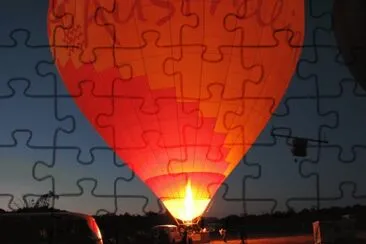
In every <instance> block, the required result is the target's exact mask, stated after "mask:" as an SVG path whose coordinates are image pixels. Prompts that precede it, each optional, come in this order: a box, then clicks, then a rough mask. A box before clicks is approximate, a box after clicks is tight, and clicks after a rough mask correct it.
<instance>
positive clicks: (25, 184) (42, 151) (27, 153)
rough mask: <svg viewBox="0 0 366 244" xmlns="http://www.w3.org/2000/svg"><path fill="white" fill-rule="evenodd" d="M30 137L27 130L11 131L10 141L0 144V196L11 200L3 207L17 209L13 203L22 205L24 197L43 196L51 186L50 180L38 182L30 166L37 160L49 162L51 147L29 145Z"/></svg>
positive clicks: (51, 152)
mask: <svg viewBox="0 0 366 244" xmlns="http://www.w3.org/2000/svg"><path fill="white" fill-rule="evenodd" d="M32 136H33V134H32V132H31V131H30V130H17V131H13V132H12V134H11V138H12V141H11V142H10V143H9V144H6V143H2V144H1V145H0V155H1V158H2V159H1V163H0V194H1V195H2V196H8V197H9V196H11V197H14V198H12V199H10V201H9V205H8V204H7V205H5V206H7V207H8V208H10V209H14V208H16V206H15V205H14V203H15V204H19V205H20V206H25V203H24V202H23V197H22V196H23V195H24V194H26V193H34V194H37V193H38V194H43V193H44V192H48V191H49V190H50V189H52V187H53V185H52V182H51V181H49V180H46V181H44V182H37V181H36V180H34V178H33V177H32V167H33V164H34V163H35V162H36V161H38V160H45V161H47V160H51V159H52V154H53V148H52V146H48V147H44V146H32V145H30V144H29V143H30V141H32ZM5 206H4V207H5ZM4 207H2V208H4Z"/></svg>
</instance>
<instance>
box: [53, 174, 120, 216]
mask: <svg viewBox="0 0 366 244" xmlns="http://www.w3.org/2000/svg"><path fill="white" fill-rule="evenodd" d="M98 182H99V181H98V180H97V179H95V178H83V179H79V180H77V181H76V182H74V184H75V185H76V186H77V187H78V190H79V191H78V192H75V193H71V192H70V193H68V192H65V193H61V194H59V196H60V197H59V199H57V200H56V201H55V208H58V209H67V210H68V211H73V212H80V209H82V210H83V213H85V214H91V215H101V214H108V213H116V205H115V194H113V193H112V194H108V193H106V192H104V193H96V191H95V190H96V188H98ZM85 183H88V184H85ZM56 184H60V183H58V182H56ZM61 184H62V183H61ZM56 186H57V185H56ZM86 203H93V204H86Z"/></svg>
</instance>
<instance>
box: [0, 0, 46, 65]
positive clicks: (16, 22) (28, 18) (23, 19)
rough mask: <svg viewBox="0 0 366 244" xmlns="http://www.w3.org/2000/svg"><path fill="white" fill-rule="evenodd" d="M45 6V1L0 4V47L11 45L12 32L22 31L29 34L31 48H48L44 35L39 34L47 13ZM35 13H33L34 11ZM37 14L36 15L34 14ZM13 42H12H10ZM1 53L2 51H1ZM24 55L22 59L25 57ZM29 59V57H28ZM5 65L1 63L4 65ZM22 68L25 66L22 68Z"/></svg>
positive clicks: (4, 2) (17, 1)
mask: <svg viewBox="0 0 366 244" xmlns="http://www.w3.org/2000/svg"><path fill="white" fill-rule="evenodd" d="M47 8H48V6H47V4H45V1H37V2H33V3H32V2H24V1H22V0H14V1H3V2H1V3H0V9H1V10H2V11H1V16H0V23H1V24H0V26H1V34H0V47H1V46H6V45H9V44H10V45H11V44H12V43H11V42H10V40H9V38H10V39H12V33H14V30H24V31H27V32H28V33H29V34H31V33H32V35H31V36H28V37H29V40H28V42H27V43H28V44H29V45H31V46H38V47H39V46H44V47H46V46H48V40H47V36H46V35H42V34H41V30H42V28H44V27H45V19H46V13H47ZM35 9H36V10H37V11H34V10H35ZM35 13H37V14H35ZM12 42H14V40H13V41H12ZM2 51H3V50H2ZM26 56H27V55H24V56H23V57H26ZM28 58H31V56H28ZM4 64H5V63H3V65H4ZM23 67H24V68H25V67H27V66H23Z"/></svg>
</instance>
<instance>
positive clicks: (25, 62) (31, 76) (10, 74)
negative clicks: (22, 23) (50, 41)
mask: <svg viewBox="0 0 366 244" xmlns="http://www.w3.org/2000/svg"><path fill="white" fill-rule="evenodd" d="M9 34H10V38H11V39H12V40H13V43H12V44H10V45H1V44H0V52H1V56H2V57H3V58H5V59H6V62H5V60H4V62H3V64H2V68H3V70H6V72H2V73H1V75H0V79H1V82H0V97H2V96H7V95H9V94H11V87H10V84H11V83H12V81H13V80H26V82H28V86H29V87H28V89H27V91H26V95H27V96H54V95H55V92H54V90H55V84H56V81H55V80H54V79H53V77H41V76H39V74H38V72H37V71H35V68H36V66H37V64H38V62H39V61H40V60H42V59H44V60H49V59H50V53H49V51H48V50H49V47H48V46H30V44H29V38H30V36H31V34H30V32H29V31H28V30H24V29H20V30H14V31H12V32H11V33H9ZM19 53H21V54H22V57H20V56H19ZM19 67H22V71H21V72H19ZM23 76H24V77H23Z"/></svg>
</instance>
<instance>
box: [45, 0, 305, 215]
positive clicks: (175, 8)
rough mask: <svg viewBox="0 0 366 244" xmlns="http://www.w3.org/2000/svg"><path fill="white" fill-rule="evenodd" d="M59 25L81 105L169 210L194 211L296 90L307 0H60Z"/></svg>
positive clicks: (58, 47) (58, 52) (65, 65)
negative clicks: (292, 87) (290, 90)
mask: <svg viewBox="0 0 366 244" xmlns="http://www.w3.org/2000/svg"><path fill="white" fill-rule="evenodd" d="M48 30H49V42H50V46H51V51H52V54H53V56H54V57H55V63H56V66H57V69H58V71H59V73H60V75H61V77H62V80H63V81H64V83H65V86H66V87H67V89H68V91H69V93H70V95H71V96H72V97H73V99H74V101H75V103H76V104H77V106H78V107H79V109H80V111H81V112H82V113H83V114H84V116H85V117H86V118H87V119H88V120H89V122H90V124H91V125H92V126H93V127H94V129H95V130H96V132H97V133H98V134H99V135H100V136H101V137H102V138H103V139H104V141H105V142H106V144H108V145H109V146H110V147H111V148H112V149H113V150H114V151H115V152H116V154H117V155H118V156H119V157H120V158H121V159H122V160H123V161H124V162H126V163H127V164H128V166H129V167H130V168H131V169H132V170H133V171H134V172H135V174H136V175H137V176H138V177H139V178H140V179H141V180H142V181H143V182H144V183H145V184H146V185H147V186H148V187H149V188H150V189H151V190H152V191H153V192H154V194H155V195H156V196H157V197H158V198H159V199H161V200H162V202H163V203H164V205H165V207H166V208H167V209H168V211H169V212H170V213H171V214H172V215H173V216H174V217H175V218H177V219H180V220H183V221H190V220H192V219H194V218H196V217H197V216H200V215H202V214H203V213H204V212H205V210H206V208H207V206H208V204H209V203H210V201H211V199H212V197H213V196H214V195H215V193H216V192H217V190H218V188H219V187H220V185H221V184H222V183H223V182H224V181H225V179H226V178H227V176H228V175H229V174H230V173H231V172H232V171H233V169H234V168H235V167H236V166H237V165H238V163H239V161H240V160H241V159H242V157H243V156H244V155H245V154H246V153H247V151H248V150H249V149H250V147H251V145H252V144H253V143H254V142H255V141H256V139H257V137H258V136H259V134H260V133H261V132H262V130H263V128H264V127H265V126H266V124H267V122H268V120H269V119H270V118H271V116H272V112H273V111H274V110H275V109H276V107H277V106H278V104H279V102H280V101H281V99H282V97H283V95H284V94H285V92H286V90H287V88H288V85H289V82H290V80H291V78H292V76H293V72H294V70H295V68H296V64H297V61H298V59H299V56H300V53H301V46H302V43H303V37H304V1H303V0H281V1H279V0H265V1H263V0H251V1H248V0H238V1H229V0H225V1H212V0H195V1H186V0H170V1H151V0H134V1H132V0H123V1H109V0H96V1H89V0H69V1H58V0H50V7H49V14H48ZM116 170H118V169H117V168H116Z"/></svg>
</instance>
